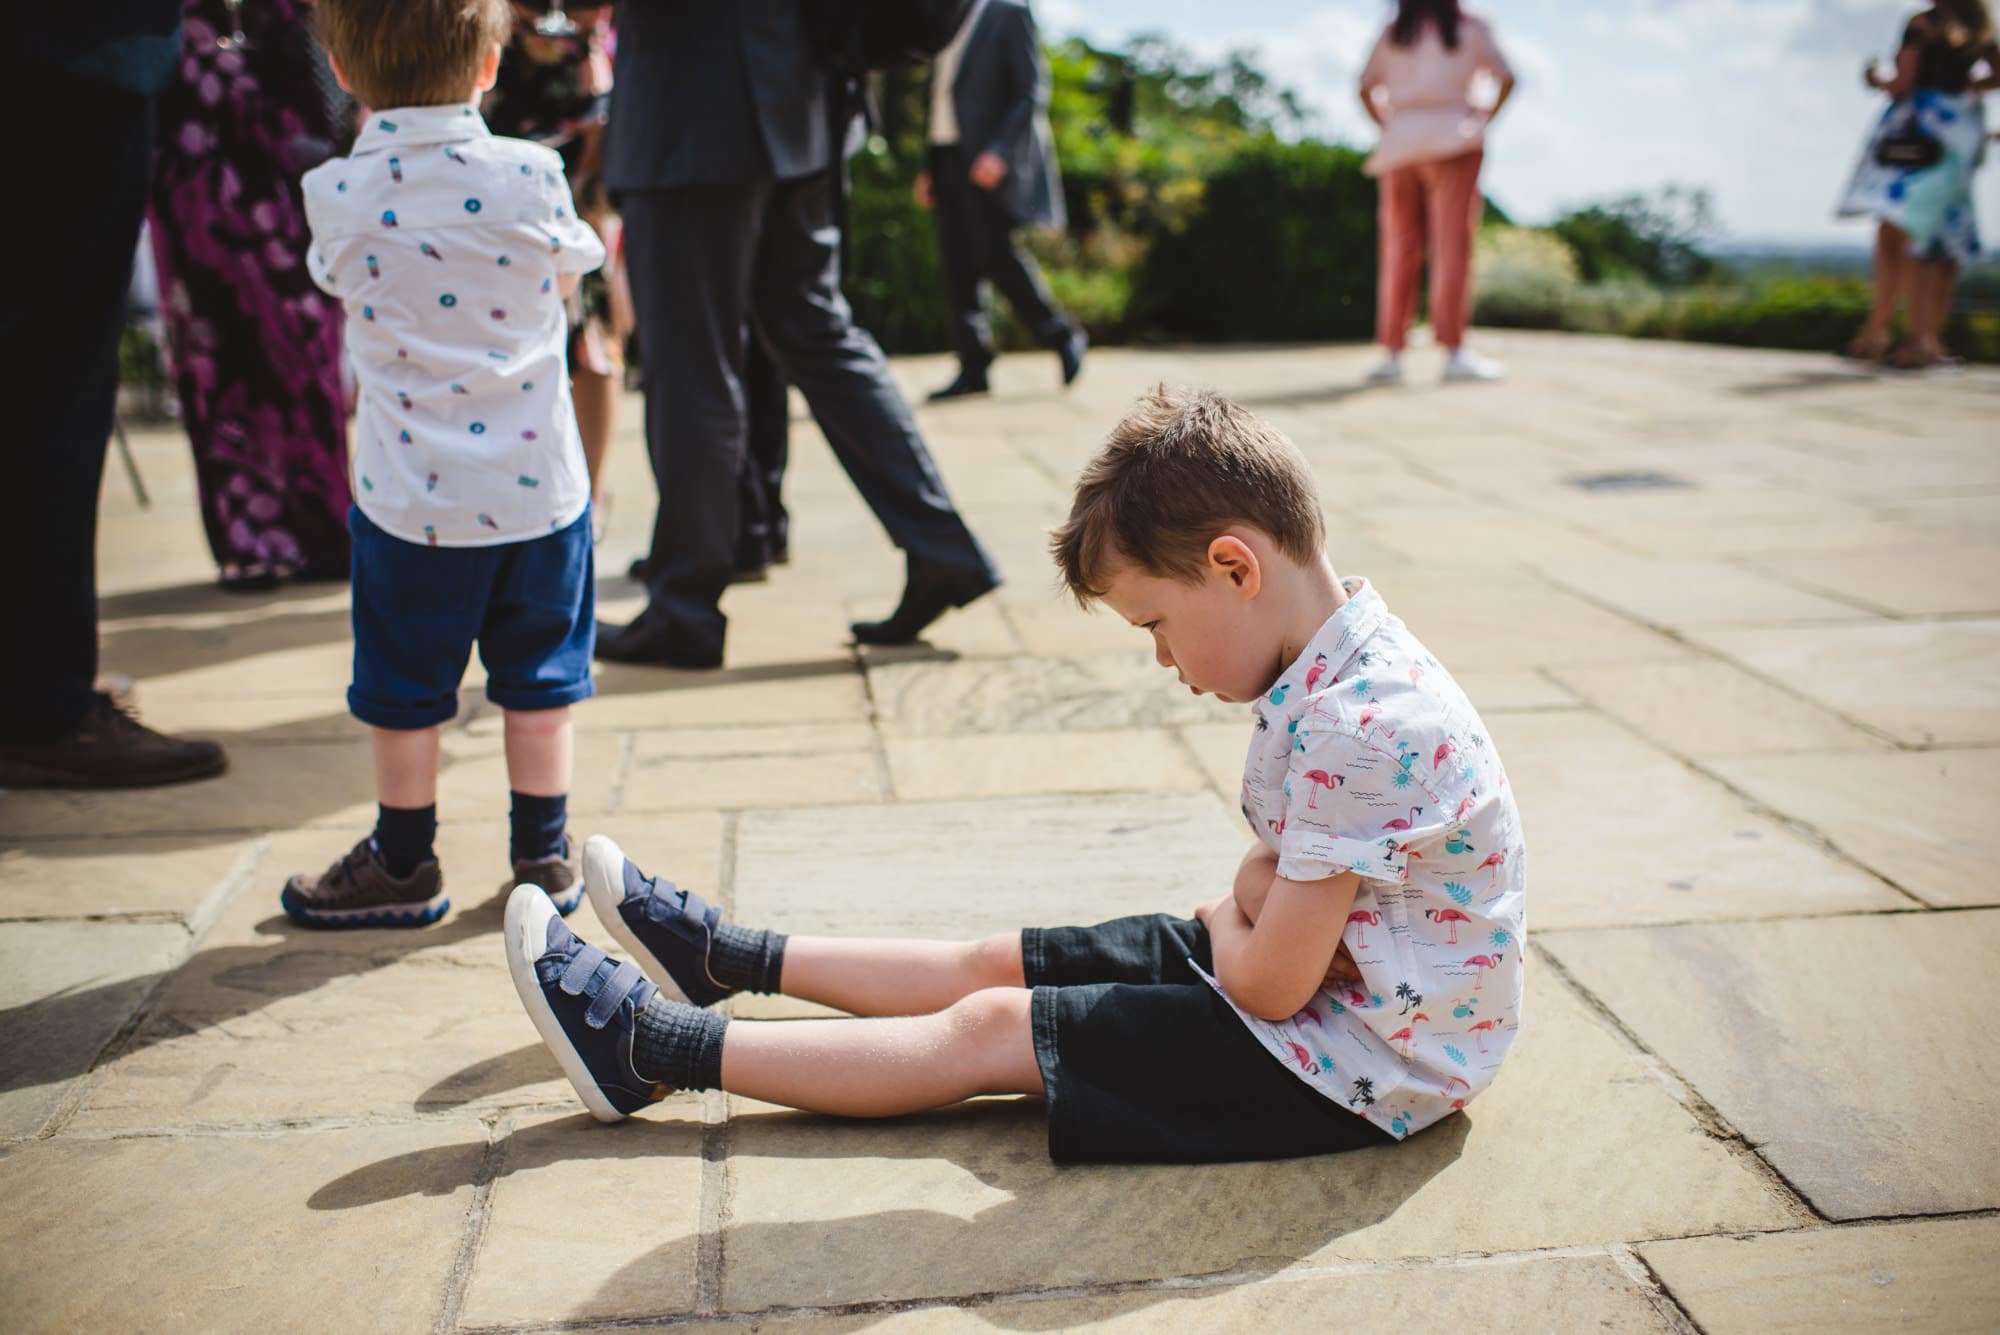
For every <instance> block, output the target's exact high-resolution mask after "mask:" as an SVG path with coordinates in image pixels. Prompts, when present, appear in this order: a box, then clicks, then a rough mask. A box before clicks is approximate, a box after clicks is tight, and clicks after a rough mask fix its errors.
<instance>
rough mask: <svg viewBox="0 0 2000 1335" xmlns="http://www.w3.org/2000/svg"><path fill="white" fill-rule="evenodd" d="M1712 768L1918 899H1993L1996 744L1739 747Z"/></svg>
mask: <svg viewBox="0 0 2000 1335" xmlns="http://www.w3.org/2000/svg"><path fill="white" fill-rule="evenodd" d="M1714 769H1715V772H1716V773H1717V774H1719V775H1721V776H1722V778H1724V779H1725V780H1727V781H1728V782H1730V783H1732V784H1734V785H1735V786H1737V787H1738V788H1740V789H1742V790H1743V791H1744V792H1747V793H1749V794H1750V795H1751V796H1752V797H1754V798H1756V799H1757V800H1758V801H1759V802H1763V803H1766V804H1768V805H1769V806H1770V807H1772V808H1773V809H1774V810H1777V811H1779V812H1782V813H1784V814H1785V815H1786V816H1788V817H1790V818H1791V819H1793V820H1796V821H1799V822H1801V823H1803V824H1805V825H1807V826H1810V827H1811V828H1812V829H1814V830H1816V831H1819V832H1820V834H1821V837H1822V838H1824V839H1826V840H1827V841H1828V842H1829V843H1831V844H1832V845H1833V846H1834V847H1836V848H1838V849H1840V850H1841V851H1842V852H1844V853H1846V854H1847V855H1848V856H1850V857H1852V858H1854V859H1856V860H1857V861H1859V862H1861V863H1862V864H1863V865H1864V866H1866V867H1868V868H1869V869H1871V870H1872V871H1874V872H1876V873H1877V874H1878V875H1880V876H1883V877H1886V878H1887V879H1888V880H1890V881H1893V882H1895V884H1897V885H1898V886H1900V887H1902V889H1904V890H1905V891H1907V892H1908V893H1910V894H1911V895H1914V896H1915V897H1916V898H1918V899H1920V900H1922V901H1923V902H1924V903H1926V904H1933V905H1938V906H1940V907H1965V906H1971V905H1978V904H2000V878H1996V877H1995V875H1994V874H1993V868H1994V867H1995V866H1996V865H2000V824H1996V823H1995V821H1994V820H1993V810H1994V799H1995V796H1996V795H2000V750H1978V751H1929V752H1898V753H1895V754H1890V755H1882V756H1867V757H1854V756H1846V755H1824V754H1816V755H1800V756H1761V757H1754V758H1753V757H1743V758H1739V759H1731V760H1718V761H1716V762H1714Z"/></svg>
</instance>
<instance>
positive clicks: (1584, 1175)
mask: <svg viewBox="0 0 2000 1335" xmlns="http://www.w3.org/2000/svg"><path fill="white" fill-rule="evenodd" d="M1528 1004H1529V1008H1530V1014H1531V1016H1532V1019H1531V1022H1530V1023H1529V1024H1528V1025H1527V1027H1526V1028H1525V1029H1524V1031H1523V1033H1522V1035H1521V1038H1520V1041H1519V1045H1518V1046H1517V1048H1516V1050H1515V1052H1514V1054H1513V1056H1512V1057H1511V1058H1510V1064H1509V1068H1508V1070H1507V1071H1506V1072H1505V1073H1503V1074H1502V1076H1501V1077H1500V1078H1499V1079H1498V1080H1497V1081H1496V1082H1495V1083H1494V1085H1493V1087H1492V1088H1491V1089H1489V1090H1488V1091H1486V1092H1485V1093H1484V1094H1482V1095H1481V1097H1480V1099H1479V1100H1478V1101H1477V1102H1476V1103H1475V1104H1473V1105H1472V1106H1471V1107H1470V1108H1468V1109H1467V1111H1466V1114H1465V1115H1464V1116H1463V1117H1455V1118H1449V1119H1447V1120H1446V1121H1444V1122H1441V1123H1439V1124H1438V1125H1436V1126H1435V1127H1432V1128H1430V1129H1429V1130H1427V1131H1424V1132H1422V1133H1420V1134H1419V1135H1417V1136H1414V1137H1412V1138H1411V1139H1410V1140H1409V1141H1407V1142H1405V1143H1403V1144H1401V1145H1398V1146H1395V1147H1392V1148H1383V1149H1370V1150H1361V1151H1356V1152H1351V1153H1348V1154H1342V1155H1333V1156H1327V1157H1322V1158H1317V1159H1305V1160H1292V1161H1284V1162H1277V1163H1264V1164H1234V1165H1216V1166H1204V1167H1159V1168H1153V1167H1127V1166H1119V1167H1057V1166H1055V1165H1053V1164H1051V1163H1050V1162H1049V1160H1048V1156H1047V1151H1046V1133H1045V1126H1046V1122H1045V1119H1044V1118H1043V1117H1042V1115H1041V1110H1040V1104H1039V1103H1037V1102H1032V1101H1027V1102H1021V1103H1014V1102H1012V1101H1006V1100H988V1101H983V1102H981V1103H978V1104H974V1105H971V1106H968V1107H964V1108H960V1109H955V1110H951V1111H947V1112H944V1113H938V1114H933V1115H929V1116H925V1117H918V1118H906V1119H902V1120H901V1121H899V1122H896V1123H894V1124H892V1125H883V1124H880V1123H874V1124H870V1123H853V1122H839V1121H834V1120H832V1119H827V1118H819V1117H812V1116H808V1115H805V1114H794V1113H788V1112H781V1111H774V1110H768V1109H764V1108H762V1106H761V1105H755V1104H750V1103H748V1102H746V1101H744V1100H738V1099H732V1100H731V1104H732V1113H731V1118H730V1123H729V1142H728V1158H727V1164H728V1173H729V1180H730V1222H729V1228H728V1232H727V1235H726V1237H725V1238H724V1242H723V1258H724V1262H723V1280H722V1303H723V1307H724V1309H726V1310H749V1311H755V1310H759V1309H761V1308H765V1307H772V1306H780V1307H782V1306H795V1305H821V1304H828V1303H843V1302H861V1301H879V1300H885V1299H890V1300H893V1299H904V1298H922V1297H939V1296H954V1295H970V1294H978V1293H988V1292H1005V1291H1012V1290H1016V1289H1023V1288H1047V1287H1059V1286H1063V1285H1071V1284H1101V1283H1108V1282H1114V1281H1125V1280H1140V1279H1152V1278H1159V1277H1163V1276H1169V1275H1182V1274H1212V1273H1220V1272H1235V1271H1250V1272H1255V1273H1267V1272H1270V1271H1273V1270H1277V1269H1280V1268H1283V1267H1285V1266H1288V1265H1291V1264H1294V1263H1297V1262H1301V1261H1304V1262H1310V1263H1314V1264H1320V1263H1324V1262H1327V1261H1329V1260H1333V1259H1343V1260H1387V1259H1392V1258H1400V1257H1412V1256H1437V1255H1449V1254H1456V1253H1464V1252H1481V1251H1498V1250H1508V1249H1527V1248H1542V1247H1563V1246H1578V1245H1589V1244H1592V1243H1599V1242H1603V1241H1605V1240H1607V1239H1628V1240H1629V1239H1639V1238H1648V1237H1661V1236H1679V1235H1685V1234H1695V1233H1707V1232H1718V1231H1730V1230H1737V1229H1762V1228H1779V1227H1784V1226H1785V1225H1786V1224H1787V1223H1789V1222H1792V1220H1793V1218H1794V1216H1793V1215H1792V1213H1791V1211H1790V1209H1789V1208H1788V1207H1787V1206H1786V1205H1785V1204H1784V1202H1783V1201H1782V1200H1781V1199H1780V1198H1779V1196H1778V1195H1777V1194H1776V1193H1775V1192H1774V1191H1773V1190H1772V1189H1771V1187H1770V1186H1769V1185H1768V1184H1767V1183H1766V1182H1765V1180H1764V1179H1763V1178H1762V1177H1761V1176H1760V1174H1758V1173H1757V1172H1756V1171H1754V1170H1753V1169H1752V1168H1750V1167H1748V1166H1746V1164H1745V1163H1744V1161H1743V1160H1741V1159H1740V1158H1738V1157H1737V1156H1735V1155H1734V1154H1732V1153H1731V1152H1730V1151H1729V1150H1728V1149H1726V1148H1725V1147H1724V1146H1723V1145H1721V1144H1720V1143H1719V1142H1717V1141H1716V1140H1714V1139H1712V1138H1710V1137H1709V1136H1707V1135H1706V1134H1704V1133H1703V1132H1702V1130H1701V1129H1700V1127H1699V1126H1697V1124H1696V1123H1695V1120H1694V1119H1693V1118H1692V1117H1691V1116H1690V1115H1689V1114H1688V1113H1687V1111H1686V1110H1684V1109H1683V1108H1682V1107H1681V1106H1680V1105H1679V1104H1677V1103H1676V1102H1675V1101H1674V1100H1673V1098H1672V1097H1671V1096H1670V1095H1669V1093H1668V1092H1667V1090H1666V1089H1664V1088H1663V1087H1662V1086H1661V1085H1660V1084H1658V1083H1657V1082H1655V1081H1653V1080H1652V1079H1650V1078H1648V1077H1647V1075H1646V1074H1645V1067H1644V1065H1643V1064H1642V1063H1641V1062H1640V1061H1639V1060H1638V1059H1637V1058H1636V1057H1635V1056H1634V1055H1633V1054H1632V1053H1631V1052H1630V1051H1629V1050H1627V1049H1626V1048H1625V1046H1624V1045H1623V1044H1622V1043H1621V1042H1620V1041H1619V1040H1618V1039H1617V1038H1616V1037H1615V1036H1614V1035H1612V1034H1611V1033H1610V1032H1609V1031H1608V1030H1607V1029H1605V1028H1604V1026H1603V1025H1602V1024H1600V1023H1599V1022H1598V1021H1597V1020H1596V1019H1594V1018H1592V1017H1591V1016H1589V1015H1587V1014H1586V1013H1585V1011H1584V1009H1583V1007H1582V1006H1581V1004H1580V1003H1579V1002H1577V1001H1576V1000H1575V999H1574V998H1573V997H1572V996H1571V995H1570V993H1569V992H1568V990H1567V989H1566V988H1564V987H1563V986H1562V985H1561V984H1560V983H1559V982H1558V981H1556V980H1555V979H1554V978H1553V977H1550V976H1547V975H1542V976H1540V977H1539V978H1537V979H1536V981H1534V982H1533V983H1532V984H1531V993H1530V996H1529V1002H1528ZM1523 1126H1533V1127H1534V1128H1535V1132H1534V1134H1533V1135H1522V1134H1521V1133H1520V1128H1522V1127H1523ZM1552 1146H1560V1147H1561V1149H1560V1151H1559V1152H1552V1150H1551V1147H1552ZM579 1208H582V1207H581V1206H580V1207H579ZM1224 1220H1226V1221H1228V1224H1227V1226H1226V1227H1219V1226H1218V1221H1224ZM803 1255H810V1256H811V1257H812V1258H813V1260H812V1263H811V1264H810V1265H802V1264H800V1263H799V1258H800V1257H801V1256H803Z"/></svg>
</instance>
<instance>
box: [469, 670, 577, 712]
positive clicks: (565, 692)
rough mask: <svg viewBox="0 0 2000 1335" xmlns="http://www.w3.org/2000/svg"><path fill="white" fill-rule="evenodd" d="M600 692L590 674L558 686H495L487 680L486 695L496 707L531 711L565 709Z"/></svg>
mask: <svg viewBox="0 0 2000 1335" xmlns="http://www.w3.org/2000/svg"><path fill="white" fill-rule="evenodd" d="M596 694H597V683H596V682H595V681H593V680H591V679H590V678H589V677H585V678H584V679H583V680H582V681H571V682H564V683H562V684H560V685H555V686H496V685H494V684H493V683H492V681H490V680H489V681H488V682H487V683H486V698H487V699H488V700H489V701H491V702H492V704H493V706H494V707H495V708H496V709H508V710H513V711H516V712H529V711H533V710H537V709H562V708H565V707H567V706H569V705H573V704H576V703H578V702H579V701H583V700H588V699H589V698H590V697H591V696H593V695H596Z"/></svg>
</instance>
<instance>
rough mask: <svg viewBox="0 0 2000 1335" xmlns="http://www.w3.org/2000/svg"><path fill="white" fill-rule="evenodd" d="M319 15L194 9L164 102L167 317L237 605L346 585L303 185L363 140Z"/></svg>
mask: <svg viewBox="0 0 2000 1335" xmlns="http://www.w3.org/2000/svg"><path fill="white" fill-rule="evenodd" d="M232 9H234V10H235V11H236V13H235V14H233V15H232V13H231V10H232ZM310 16H311V9H310V6H309V5H308V4H306V3H303V2H302V0H253V3H250V4H245V5H241V6H229V5H225V4H224V3H222V0H187V3H186V25H185V28H184V36H183V42H182V50H181V65H180V69H179V71H178V74H177V77H176V78H175V80H174V82H173V83H172V84H170V85H169V86H168V88H167V89H166V91H165V92H164V93H162V94H161V97H160V109H159V114H160V127H159V152H158V158H157V164H156V168H155V173H154V183H153V203H152V210H151V218H152V224H153V244H154V251H155V253H156V255H157V257H158V260H159V270H160V294H161V307H162V313H163V315H164V316H165V320H166V329H167V349H168V357H169V360H170V361H171V363H172V365H173V369H174V375H175V381H176V388H177V390H178V393H179V397H180V404H181V416H182V420H183V421H184V422H185V423H186V425H187V432H188V439H189V441H190V443H191V444H192V445H193V447H194V457H195V470H196V475H197V478H198V480H199V483H200V487H201V509H202V520H203V523H204V525H205V526H206V528H207V530H208V542H209V547H210V549H211V550H212V551H213V552H214V553H215V560H216V563H217V565H218V566H219V567H220V569H221V578H222V583H223V586H224V587H225V588H236V589H261V588H270V587H273V586H274V585H276V584H278V583H281V582H283V581H284V580H286V579H290V578H304V579H336V578H345V577H346V575H347V566H348V546H347V542H348V539H347V510H348V505H349V495H348V484H347V444H346V430H347V410H346V404H345V401H344V397H343V395H342V391H341V369H340V366H341V362H340V331H341V323H340V309H339V306H338V305H337V304H336V303H334V302H330V301H328V300H326V299H325V298H324V297H322V296H321V295H320V293H319V292H318V290H317V289H315V288H314V286H313V284H312V281H311V279H310V278H309V277H308V276H307V274H306V268H305V254H306V245H307V240H308V237H307V233H306V224H305V212H304V208H303V205H302V203H301V200H300V195H299V177H300V175H301V174H303V173H304V172H305V171H306V170H307V169H309V168H311V167H314V166H316V165H318V163H319V162H321V161H323V160H324V159H325V158H326V157H328V156H329V155H331V154H332V153H333V152H334V151H336V146H337V144H338V142H339V141H340V140H341V139H342V137H343V136H344V135H345V134H346V133H347V132H348V127H347V126H344V125H339V124H336V121H337V120H338V119H339V118H340V117H339V113H338V112H337V111H336V110H335V108H336V106H337V105H338V104H337V103H336V102H334V101H333V100H332V99H331V98H329V96H328V95H327V92H326V91H325V90H326V87H327V85H326V84H325V83H324V82H323V77H322V64H321V62H322V57H321V56H320V53H319V48H318V44H317V43H316V41H315V40H314V38H313V35H312V31H311V22H310ZM237 19H240V20H241V22H242V25H243V27H242V29H241V30H240V31H244V32H245V34H246V35H247V38H248V40H247V41H246V42H243V43H240V44H239V43H238V42H236V41H234V40H232V33H233V32H234V31H239V30H237V29H235V26H234V24H235V21H236V20H237Z"/></svg>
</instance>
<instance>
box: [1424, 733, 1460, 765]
mask: <svg viewBox="0 0 2000 1335" xmlns="http://www.w3.org/2000/svg"><path fill="white" fill-rule="evenodd" d="M1457 754H1458V743H1457V742H1455V741H1453V740H1452V739H1451V738H1449V737H1447V738H1445V739H1444V745H1442V746H1440V747H1439V748H1438V749H1437V754H1436V755H1434V756H1432V757H1431V768H1432V769H1433V770H1439V769H1443V768H1444V762H1445V760H1446V759H1447V758H1448V757H1451V756H1455V755H1457Z"/></svg>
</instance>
